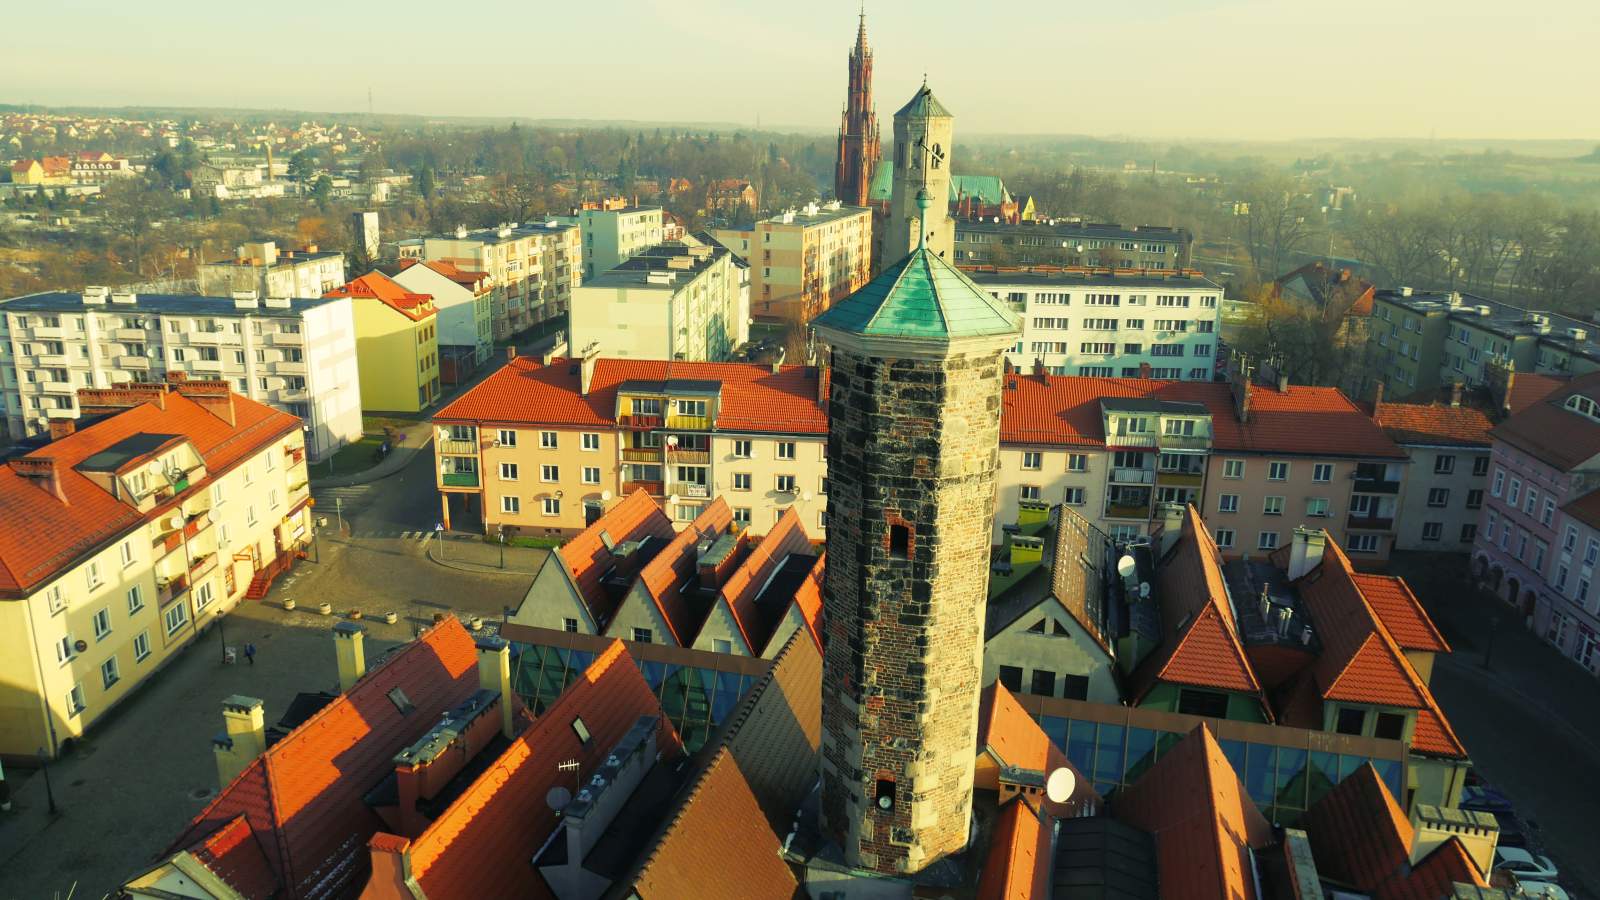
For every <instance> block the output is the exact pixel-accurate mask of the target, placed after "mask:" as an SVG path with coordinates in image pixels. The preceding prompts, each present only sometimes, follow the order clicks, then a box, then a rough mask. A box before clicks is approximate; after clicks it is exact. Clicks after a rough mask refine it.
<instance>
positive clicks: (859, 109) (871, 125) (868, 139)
mask: <svg viewBox="0 0 1600 900" xmlns="http://www.w3.org/2000/svg"><path fill="white" fill-rule="evenodd" d="M849 83H850V87H849V90H848V91H847V93H846V95H845V103H844V110H843V111H842V112H841V113H840V123H839V154H838V160H837V162H836V164H835V165H834V173H833V197H834V199H835V200H837V201H838V202H840V203H844V204H848V205H850V206H866V205H867V194H868V191H869V190H870V188H871V185H872V176H873V174H874V172H875V171H876V169H877V167H878V155H879V149H878V111H877V109H876V108H875V107H874V106H873V105H872V50H870V49H869V48H868V47H867V11H866V9H862V10H861V24H860V26H859V27H858V28H857V29H856V45H855V47H853V48H852V49H851V50H850V61H849Z"/></svg>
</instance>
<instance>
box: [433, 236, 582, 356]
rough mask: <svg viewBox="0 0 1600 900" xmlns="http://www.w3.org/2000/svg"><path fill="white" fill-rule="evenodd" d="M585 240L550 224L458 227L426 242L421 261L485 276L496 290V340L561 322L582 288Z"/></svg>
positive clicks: (493, 314) (493, 303)
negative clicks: (474, 227)
mask: <svg viewBox="0 0 1600 900" xmlns="http://www.w3.org/2000/svg"><path fill="white" fill-rule="evenodd" d="M582 249H583V239H582V236H581V235H580V233H579V229H578V226H577V225H576V224H575V223H568V222H562V221H559V220H556V219H549V220H545V221H542V222H529V223H523V224H518V223H515V222H513V223H509V224H505V225H500V226H497V227H495V228H482V229H478V230H475V231H474V230H468V229H467V228H466V227H464V226H463V227H460V228H457V229H456V230H455V231H454V232H452V233H450V234H447V235H439V236H435V237H427V238H424V239H423V242H422V249H421V256H420V258H421V259H423V260H426V261H428V262H446V263H450V264H453V265H454V266H455V267H456V268H458V269H461V270H463V271H468V272H485V273H487V274H488V276H489V285H490V287H491V288H492V289H493V293H492V294H491V297H490V306H491V309H490V315H491V317H492V318H493V324H494V339H495V340H497V341H503V340H506V339H508V338H510V337H511V336H512V335H515V334H520V333H522V332H524V331H527V330H528V329H530V328H535V327H538V326H541V325H544V326H546V327H553V326H548V325H547V323H549V322H551V321H552V320H560V319H561V318H562V317H563V316H564V315H565V314H566V311H567V307H568V304H570V303H571V301H572V292H573V290H574V289H576V288H577V287H578V285H580V284H582V283H583V272H582V270H581V269H580V268H579V265H580V262H579V261H580V259H581V257H582Z"/></svg>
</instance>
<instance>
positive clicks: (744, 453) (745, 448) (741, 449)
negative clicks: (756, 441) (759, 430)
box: [733, 440, 750, 459]
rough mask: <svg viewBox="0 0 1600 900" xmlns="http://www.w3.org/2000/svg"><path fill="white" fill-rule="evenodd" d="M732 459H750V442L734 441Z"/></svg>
mask: <svg viewBox="0 0 1600 900" xmlns="http://www.w3.org/2000/svg"><path fill="white" fill-rule="evenodd" d="M733 458H734V459H749V458H750V442H749V441H747V440H737V441H734V442H733Z"/></svg>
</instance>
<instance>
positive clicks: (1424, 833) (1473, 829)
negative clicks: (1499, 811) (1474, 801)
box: [1411, 803, 1500, 872]
mask: <svg viewBox="0 0 1600 900" xmlns="http://www.w3.org/2000/svg"><path fill="white" fill-rule="evenodd" d="M1411 828H1412V832H1413V833H1414V834H1415V835H1416V836H1415V837H1414V838H1413V839H1412V841H1411V862H1412V864H1413V865H1415V864H1416V863H1418V862H1420V861H1421V860H1422V859H1423V857H1426V856H1427V855H1428V854H1429V853H1432V852H1433V850H1434V848H1435V847H1438V846H1439V845H1440V844H1442V843H1444V842H1445V841H1448V840H1450V839H1451V838H1456V839H1457V840H1459V841H1461V846H1462V848H1463V849H1465V850H1466V851H1467V855H1468V856H1470V857H1472V861H1473V862H1475V863H1477V864H1478V869H1479V871H1482V872H1488V871H1489V870H1490V869H1491V868H1492V866H1493V864H1494V848H1495V845H1496V844H1498V843H1499V842H1500V823H1499V822H1498V821H1497V820H1496V819H1495V817H1494V815H1493V814H1492V813H1486V812H1482V811H1479V810H1467V809H1450V808H1447V807H1440V806H1434V805H1433V804H1431V803H1418V804H1416V805H1414V806H1413V807H1412V808H1411Z"/></svg>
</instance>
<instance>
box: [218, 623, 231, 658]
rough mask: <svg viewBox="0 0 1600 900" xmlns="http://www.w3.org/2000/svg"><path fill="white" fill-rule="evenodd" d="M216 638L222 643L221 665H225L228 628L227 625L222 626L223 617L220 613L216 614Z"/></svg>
mask: <svg viewBox="0 0 1600 900" xmlns="http://www.w3.org/2000/svg"><path fill="white" fill-rule="evenodd" d="M217 637H218V638H220V639H221V641H222V662H223V665H227V662H228V628H227V625H225V624H224V617H223V615H222V613H220V612H219V613H217Z"/></svg>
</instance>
